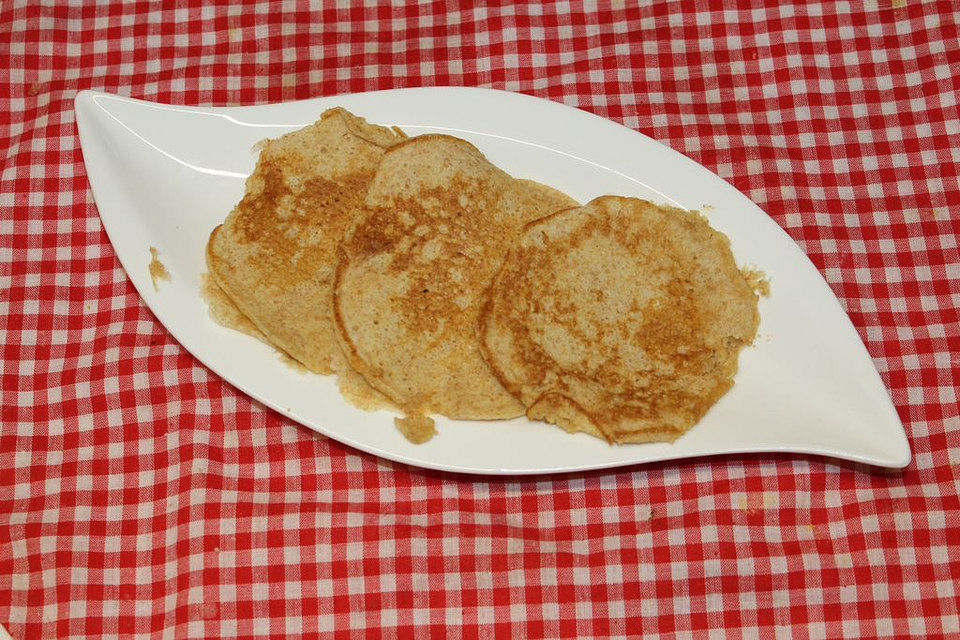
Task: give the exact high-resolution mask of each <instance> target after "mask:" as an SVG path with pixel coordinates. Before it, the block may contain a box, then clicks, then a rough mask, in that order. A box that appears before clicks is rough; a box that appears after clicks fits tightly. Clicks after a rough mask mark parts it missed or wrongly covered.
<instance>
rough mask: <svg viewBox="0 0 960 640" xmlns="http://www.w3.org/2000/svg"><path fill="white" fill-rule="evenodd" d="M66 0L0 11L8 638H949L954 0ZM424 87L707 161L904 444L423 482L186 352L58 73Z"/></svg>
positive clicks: (953, 456) (161, 95)
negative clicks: (120, 241) (788, 269)
mask: <svg viewBox="0 0 960 640" xmlns="http://www.w3.org/2000/svg"><path fill="white" fill-rule="evenodd" d="M82 4H83V3H79V2H76V3H73V5H70V4H67V3H60V4H56V3H54V4H51V5H49V6H44V7H39V6H34V3H27V2H24V1H23V0H12V1H7V2H4V3H3V4H2V5H0V60H6V61H7V62H6V63H3V64H6V65H8V67H7V68H6V69H3V71H2V73H0V101H2V107H3V108H2V111H0V113H2V118H0V149H2V150H3V157H2V166H0V170H2V173H0V336H2V340H0V342H2V346H0V349H2V351H0V354H2V355H0V380H2V403H0V404H2V408H0V419H2V431H0V468H2V469H3V471H2V472H0V623H3V624H6V625H7V627H8V628H9V630H10V632H11V634H12V635H13V637H15V638H20V637H68V636H83V635H93V636H100V635H118V634H119V635H126V634H130V633H137V634H147V633H149V632H153V633H158V634H161V635H163V636H165V637H182V636H187V635H189V636H200V635H210V636H222V637H254V636H257V637H259V636H265V635H276V636H285V635H298V634H300V633H301V632H302V633H304V634H309V633H310V632H312V631H316V630H326V631H336V632H338V633H337V635H338V637H339V636H342V637H354V636H356V637H365V636H367V635H368V634H369V633H370V632H371V631H372V630H380V631H382V632H383V633H384V635H387V636H401V637H426V636H429V635H432V634H435V633H437V632H440V631H443V630H444V629H446V630H447V631H448V632H449V633H450V635H451V636H452V637H468V638H469V637H489V636H498V637H538V636H546V637H561V636H562V637H583V638H588V637H608V636H616V637H622V636H627V635H634V634H639V633H641V632H643V633H652V632H654V631H660V632H673V633H675V634H676V635H677V636H679V637H701V635H702V634H701V633H699V632H703V631H704V630H710V631H711V637H713V635H714V634H716V635H718V636H720V635H723V634H724V632H734V633H735V634H737V635H740V634H742V635H747V636H761V637H771V636H772V635H773V632H774V631H775V632H776V634H777V636H778V637H792V636H794V635H797V636H806V635H810V636H814V637H837V636H841V635H843V636H845V637H854V636H869V637H874V636H896V637H904V636H907V635H913V636H917V637H936V636H951V635H954V634H960V618H958V589H960V587H958V583H960V531H958V522H960V499H958V495H960V487H958V483H960V475H958V471H957V465H958V463H960V417H958V408H957V397H956V396H957V387H958V374H957V371H958V370H960V321H958V311H957V309H958V307H960V285H958V283H960V255H958V248H957V241H958V237H960V222H958V221H960V206H958V205H960V183H958V168H960V111H958V106H957V102H958V96H960V73H958V69H960V34H958V22H960V6H958V5H956V4H954V3H952V2H949V1H947V2H920V1H913V0H911V1H907V0H893V1H892V2H891V1H890V0H863V1H862V2H861V1H857V2H824V3H819V2H806V1H803V2H796V3H790V2H784V1H783V0H776V1H770V2H763V3H760V2H751V3H747V2H740V3H734V2H730V3H725V4H726V6H727V7H728V8H727V9H726V10H722V11H708V10H695V9H696V6H697V5H698V4H700V5H705V4H706V3H694V2H672V1H671V2H656V3H644V6H643V7H639V8H638V7H637V6H635V3H624V2H614V3H609V4H608V3H605V2H603V3H599V6H595V5H596V4H597V3H590V5H589V6H588V7H586V8H584V7H581V6H580V5H579V4H567V3H556V4H552V3H545V4H527V3H517V4H509V3H507V4H501V3H497V2H493V3H484V5H483V6H478V7H473V6H471V5H468V4H464V5H462V6H461V5H459V4H458V3H451V6H450V7H449V8H444V7H443V6H442V5H443V3H433V4H427V5H423V6H417V5H416V4H413V3H411V4H408V5H404V6H400V5H397V6H393V7H391V6H387V5H386V4H376V3H375V2H367V3H364V5H362V6H360V5H358V6H354V7H348V6H346V4H344V5H343V6H334V5H330V6H329V7H327V8H322V9H312V8H311V7H310V6H308V5H307V4H306V3H298V4H297V5H296V6H293V5H292V3H291V4H290V5H282V4H279V3H274V4H271V3H266V2H263V3H259V4H255V5H251V6H250V7H249V8H247V9H244V10H241V9H239V8H236V7H228V6H221V5H225V3H221V5H218V6H212V5H208V6H201V3H200V2H193V1H190V2H177V3H175V4H174V3H150V2H138V3H128V4H126V5H121V4H113V5H108V4H101V5H100V6H92V3H85V6H81V5H82ZM716 4H720V3H716ZM738 5H739V6H738ZM423 85H470V86H483V87H494V88H498V89H507V90H511V91H520V92H524V93H529V94H533V95H537V96H541V97H544V98H549V99H551V100H556V101H559V102H563V103H565V104H569V105H572V106H576V107H580V108H582V109H586V110H588V111H592V112H594V113H596V114H599V115H601V116H604V117H607V118H610V119H612V120H615V121H617V122H621V123H623V124H625V125H626V126H628V127H631V128H634V129H637V130H639V131H642V132H643V133H645V134H647V135H649V136H652V137H653V138H656V139H657V140H660V141H661V142H663V143H665V144H668V145H670V146H672V147H673V148H675V149H677V150H679V151H681V152H683V153H685V154H687V155H688V156H690V157H691V158H693V159H695V160H696V161H698V162H700V163H702V164H703V165H705V166H706V167H708V168H710V169H711V170H713V171H715V172H717V173H718V174H719V175H721V176H722V177H724V178H726V179H727V180H729V181H730V182H731V183H733V184H734V185H735V186H736V187H737V188H739V189H740V190H741V191H743V192H744V193H745V194H747V196H749V197H750V198H751V199H752V200H753V201H755V202H756V203H757V204H759V205H760V206H761V207H762V208H763V209H764V210H765V211H767V212H768V214H769V215H770V216H771V217H772V218H773V219H774V220H775V221H776V222H777V223H778V224H779V225H780V226H781V227H783V228H784V229H785V230H786V231H787V233H788V234H790V236H792V237H793V238H794V240H796V242H797V243H798V244H799V245H800V246H801V247H802V248H803V249H804V251H806V253H807V254H808V255H809V256H810V258H811V259H812V260H813V262H814V264H815V265H816V266H817V268H818V269H819V270H820V271H821V273H822V274H823V275H824V277H825V278H826V280H827V282H829V284H830V286H831V287H832V288H833V290H834V291H835V292H836V294H837V295H838V296H839V298H840V300H841V302H842V303H843V305H844V307H845V308H846V310H847V311H848V313H849V314H850V317H851V318H852V320H853V323H854V325H856V328H857V330H858V331H859V333H860V336H861V337H862V338H863V340H864V342H865V343H866V345H867V348H868V350H869V352H870V354H871V355H872V357H873V359H874V362H875V363H876V366H877V368H878V369H879V371H880V373H881V375H882V377H883V380H884V382H885V383H886V384H887V386H888V388H889V389H890V393H891V395H892V397H893V400H894V402H895V404H896V406H897V410H898V411H899V413H900V416H901V418H902V419H903V422H904V425H905V427H906V431H907V435H908V436H909V438H910V444H911V447H912V449H913V452H914V459H913V462H912V464H911V465H910V466H909V467H908V468H907V469H906V470H905V471H904V472H902V473H899V472H897V473H888V472H881V471H878V470H875V469H870V468H865V467H858V466H854V465H849V464H842V463H837V462H834V461H830V460H827V459H819V458H810V457H793V456H736V457H720V458H714V459H701V460H693V461H685V462H671V463H667V464H653V465H647V466H642V467H633V468H627V469H622V470H619V471H613V472H602V473H600V472H597V473H586V474H579V475H569V476H554V477H537V478H529V479H512V478H505V479H496V478H482V477H469V476H467V477H465V476H456V475H450V474H444V473H438V472H428V471H422V470H419V469H414V468H409V467H406V466H403V465H400V464H393V463H389V462H384V461H382V460H378V459H375V458H373V457H371V456H368V455H366V454H361V453H359V452H357V451H354V450H352V449H350V448H349V447H346V446H343V445H340V444H338V443H336V442H332V441H329V440H326V439H324V438H322V437H319V436H316V435H314V434H313V433H312V432H310V431H308V430H307V429H305V428H302V427H299V426H297V425H295V424H292V423H291V422H289V421H288V420H286V419H284V418H282V417H281V416H279V415H278V414H276V413H273V412H272V411H269V410H267V409H265V408H264V407H262V406H260V405H258V404H257V403H255V402H253V401H251V400H250V399H249V398H247V397H246V396H244V395H242V394H240V393H239V392H237V391H236V390H235V389H233V388H231V387H230V386H228V385H227V384H225V383H224V382H223V381H221V380H220V379H219V378H218V377H217V376H215V375H213V374H212V373H211V372H209V371H208V370H207V369H206V368H204V367H203V366H202V365H201V364H200V363H199V362H197V361H196V360H195V359H194V358H193V357H192V356H191V355H190V354H189V353H187V352H186V351H184V349H183V348H182V347H180V345H179V344H177V343H176V342H175V341H174V340H173V339H172V338H171V337H170V335H169V334H168V333H167V332H166V331H165V330H164V328H163V327H162V326H161V325H160V324H159V323H158V322H157V321H156V319H155V318H154V317H153V316H152V315H151V313H150V312H149V311H148V310H147V308H146V307H145V306H144V305H143V303H142V302H141V301H140V300H139V298H138V297H137V295H136V292H135V291H134V289H133V287H132V286H131V284H130V282H129V281H128V279H127V277H126V275H125V274H124V272H123V270H122V269H121V267H120V264H119V262H118V261H117V259H116V257H115V254H114V252H113V249H112V248H111V246H110V244H109V242H108V240H107V237H106V235H105V233H104V231H103V228H102V227H101V225H100V221H99V218H98V216H97V209H96V207H95V206H94V203H93V198H92V196H91V193H90V189H89V185H88V183H87V179H86V176H85V173H84V167H83V159H82V155H81V151H80V147H79V143H78V140H77V134H76V127H75V121H74V112H73V98H74V96H75V95H76V93H77V91H79V90H81V89H87V88H94V89H102V90H105V91H110V92H117V93H122V94H125V95H130V96H134V97H137V98H143V99H146V100H155V101H161V102H171V103H177V104H203V105H207V104H214V105H222V104H253V103H266V102H276V101H283V100H293V99H299V98H307V97H312V96H318V95H334V94H338V93H346V92H356V91H366V90H372V89H386V88H395V87H407V86H423ZM558 133H559V132H558Z"/></svg>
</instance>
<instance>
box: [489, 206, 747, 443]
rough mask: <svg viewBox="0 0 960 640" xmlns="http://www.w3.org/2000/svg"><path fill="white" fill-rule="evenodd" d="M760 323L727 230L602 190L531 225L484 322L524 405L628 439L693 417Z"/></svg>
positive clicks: (728, 375) (564, 422) (492, 292)
mask: <svg viewBox="0 0 960 640" xmlns="http://www.w3.org/2000/svg"><path fill="white" fill-rule="evenodd" d="M758 323H759V314H758V311H757V295H756V293H755V292H754V291H753V289H752V288H751V286H750V284H749V283H748V282H747V279H746V278H745V277H744V275H743V274H742V273H741V271H740V270H739V269H738V268H737V265H736V263H735V262H734V259H733V255H732V254H731V252H730V243H729V240H728V239H727V237H726V236H724V235H723V234H722V233H719V232H717V231H715V230H713V229H712V228H711V227H710V225H709V224H708V223H707V221H706V220H705V219H704V218H703V217H701V216H700V215H699V214H697V213H695V212H687V211H682V210H679V209H672V208H667V207H660V206H657V205H654V204H652V203H650V202H647V201H644V200H637V199H632V198H620V197H614V196H605V197H601V198H597V199H595V200H593V201H591V202H590V203H588V204H587V205H585V206H583V207H580V208H577V209H570V210H566V211H561V212H559V213H557V214H555V215H553V216H549V217H547V218H544V219H541V220H537V221H535V222H533V223H531V224H529V225H527V227H526V228H525V229H524V231H523V233H522V235H521V237H520V238H519V239H518V241H517V242H516V243H515V245H514V247H513V248H512V249H511V251H510V253H509V255H508V256H507V258H506V259H505V261H504V263H503V266H502V268H501V269H500V271H499V273H498V274H497V276H496V277H495V279H494V281H493V283H492V285H491V287H490V289H489V290H488V292H487V296H486V299H485V302H484V305H483V309H482V311H481V315H480V321H479V325H478V333H479V338H480V342H481V350H482V353H483V356H484V359H485V360H486V362H487V363H488V364H489V365H490V367H491V369H492V370H493V371H494V373H495V375H496V376H497V378H498V379H499V380H500V382H501V383H502V384H503V386H504V387H505V388H506V389H508V390H509V391H510V392H511V393H512V394H513V395H514V396H515V397H516V398H517V399H518V400H520V401H521V402H522V403H523V404H524V406H526V407H527V409H526V413H527V416H528V417H530V418H533V419H539V420H544V421H547V422H551V423H554V424H557V425H559V426H560V427H562V428H564V429H566V430H567V431H584V432H587V433H590V434H592V435H595V436H598V437H601V438H604V439H606V440H607V441H609V442H613V443H625V442H647V441H672V440H674V439H675V438H677V437H678V436H679V435H681V434H682V433H684V432H685V431H686V430H687V429H689V428H690V427H691V426H693V425H694V424H695V423H696V422H697V421H698V420H699V419H700V418H701V417H702V416H703V415H704V413H706V411H707V409H709V408H710V407H711V406H712V405H713V404H714V403H715V402H716V401H717V400H718V399H719V398H720V397H721V396H722V395H723V394H724V393H726V391H727V390H728V389H730V387H731V386H732V384H733V377H734V374H735V373H736V371H737V359H738V355H739V352H740V350H741V349H742V348H743V347H744V346H745V345H747V344H750V343H751V342H752V341H753V338H754V336H755V334H756V331H757V325H758Z"/></svg>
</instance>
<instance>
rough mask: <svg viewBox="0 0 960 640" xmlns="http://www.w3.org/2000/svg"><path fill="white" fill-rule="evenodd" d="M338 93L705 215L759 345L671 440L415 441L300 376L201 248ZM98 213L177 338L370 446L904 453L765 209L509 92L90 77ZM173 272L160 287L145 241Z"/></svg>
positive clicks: (585, 118)
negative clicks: (176, 96) (183, 88)
mask: <svg viewBox="0 0 960 640" xmlns="http://www.w3.org/2000/svg"><path fill="white" fill-rule="evenodd" d="M333 106H342V107H345V108H347V109H349V110H350V111H353V112H354V113H356V114H358V115H361V116H364V117H366V118H367V119H368V120H370V121H371V122H375V123H381V124H391V125H392V124H396V125H399V126H400V127H401V128H403V129H404V131H406V132H407V133H408V134H409V135H417V134H420V133H426V132H443V133H450V134H453V135H456V136H459V137H462V138H465V139H466V140H469V141H470V142H472V143H473V144H475V145H476V146H477V147H478V148H479V149H480V150H481V151H483V152H484V153H485V154H486V155H487V157H488V158H490V160H491V161H492V162H493V163H495V164H497V165H499V166H500V167H502V168H503V169H505V170H506V171H508V172H510V173H511V174H513V175H514V176H517V177H522V178H532V179H534V180H538V181H540V182H544V183H546V184H550V185H555V186H557V187H559V188H561V189H563V190H564V191H566V192H567V193H569V194H570V195H571V196H572V197H574V198H577V199H578V200H580V201H581V202H586V201H588V200H590V199H591V198H593V197H595V196H598V195H602V194H608V193H613V194H619V195H625V196H638V197H642V198H647V199H650V200H653V201H655V202H662V203H669V204H673V205H676V206H680V207H685V208H690V209H699V208H701V207H702V206H703V205H709V208H708V209H707V210H706V211H705V213H706V215H707V217H708V218H709V220H710V223H711V225H713V226H714V227H715V228H716V229H719V230H720V231H722V232H724V233H725V234H727V235H728V236H729V237H730V239H731V242H732V247H733V252H734V255H735V257H736V259H737V261H738V263H739V264H741V265H755V266H756V267H758V268H760V269H762V270H763V271H765V272H766V274H767V275H768V276H769V278H770V281H771V284H772V294H771V295H770V297H768V298H764V299H762V300H761V302H760V313H761V318H762V319H761V323H760V329H759V334H758V338H757V340H756V343H755V344H754V345H753V346H752V347H749V348H747V349H745V350H744V351H743V352H742V354H741V356H740V372H739V373H738V375H737V378H736V384H735V385H734V387H733V389H732V390H731V391H730V392H729V393H727V394H726V395H725V396H724V397H723V398H721V400H720V401H719V402H718V403H717V404H716V405H715V406H714V407H713V408H712V409H711V410H710V411H709V412H708V414H707V415H706V416H705V417H704V418H703V420H702V421H701V422H700V423H699V424H698V425H697V426H695V427H694V428H693V429H691V430H690V431H689V432H688V433H687V434H685V435H684V436H682V437H681V438H679V439H678V440H677V441H676V442H674V443H672V444H641V445H624V446H610V445H607V444H606V443H604V442H602V441H600V440H598V439H595V438H592V437H590V436H587V435H584V434H577V435H570V434H567V433H565V432H563V431H562V430H560V429H558V428H556V427H553V426H550V425H546V424H542V423H536V422H531V421H528V420H526V419H516V420H509V421H501V422H470V421H457V420H447V419H444V418H438V419H437V428H438V431H439V434H438V435H437V436H436V437H434V438H433V440H431V441H430V442H428V443H426V444H422V445H413V444H410V443H409V442H407V441H406V440H405V439H404V438H403V436H401V434H400V433H399V432H398V431H397V430H396V429H395V428H394V426H393V418H394V414H393V413H391V412H389V411H377V412H369V413H368V412H364V411H361V410H359V409H356V408H354V407H352V406H351V405H349V404H347V403H346V402H345V401H344V400H343V399H341V397H340V394H339V392H338V390H337V387H336V382H335V380H334V379H333V378H330V377H321V376H315V375H312V374H305V373H298V372H297V371H294V370H293V369H291V368H289V367H288V366H287V365H285V364H283V363H282V362H281V360H280V359H279V358H278V357H277V354H276V353H275V352H274V351H273V350H272V349H270V347H268V346H266V345H264V344H261V343H260V342H258V341H256V340H254V339H253V338H250V337H248V336H246V335H243V334H240V333H237V332H234V331H231V330H228V329H224V328H222V327H220V326H218V325H217V324H215V323H214V322H213V321H212V320H211V319H210V318H209V317H208V314H207V308H206V304H205V303H204V301H203V300H202V299H201V297H200V293H199V292H200V282H201V280H200V277H201V273H202V272H203V271H205V269H206V267H205V264H204V246H205V244H206V241H207V237H208V235H209V233H210V231H211V229H213V227H214V226H216V225H217V224H219V223H220V222H222V221H223V219H224V217H226V214H227V213H228V212H229V211H230V209H231V207H232V206H233V205H234V204H235V203H236V202H237V201H238V200H239V198H240V197H241V195H242V194H243V186H244V185H243V181H244V178H245V177H246V176H247V175H248V174H249V173H250V171H251V170H252V169H253V167H254V165H255V163H256V152H255V151H254V150H253V147H254V145H255V143H256V142H258V141H259V140H261V139H263V138H268V137H276V136H278V135H281V134H283V133H285V132H287V131H290V130H293V129H296V128H299V127H302V126H304V125H306V124H309V123H311V122H313V121H314V120H316V119H317V118H318V117H319V115H320V113H321V112H323V111H324V110H325V109H327V108H329V107H333ZM76 112H77V124H78V127H79V130H80V141H81V145H82V147H83V155H84V162H85V163H86V167H87V173H88V175H89V178H90V184H91V186H92V188H93V194H94V198H95V199H96V202H97V206H98V208H99V210H100V217H101V219H102V221H103V225H104V227H105V228H106V231H107V234H108V235H109V237H110V241H111V242H112V243H113V247H114V249H115V250H116V252H117V255H118V256H119V258H120V262H121V263H122V264H123V266H124V268H125V269H126V271H127V273H128V274H129V276H130V279H131V280H132V281H133V284H134V285H135V286H136V288H137V291H139V292H140V295H141V296H142V297H143V299H144V301H145V302H146V303H147V305H149V307H150V308H151V309H152V310H153V312H154V313H155V314H156V316H157V318H159V320H160V322H162V323H163V324H164V326H166V327H167V329H169V330H170V332H171V333H172V334H173V335H174V337H176V339H177V340H179V341H180V343H181V344H183V346H184V347H185V348H186V349H187V350H188V351H190V352H191V353H192V354H193V355H195V356H196V357H197V358H199V359H200V360H201V361H202V362H203V363H204V364H206V365H207V366H208V367H210V368H211V369H213V370H214V371H215V372H217V373H218V374H220V375H221V376H223V378H225V379H226V380H228V381H229V382H230V383H232V384H233V385H234V386H236V387H237V388H238V389H241V390H242V391H244V392H246V393H248V394H249V395H251V396H253V397H254V398H256V399H257V400H259V401H261V402H263V403H264V404H266V405H269V406H270V407H273V408H274V409H276V410H277V411H279V412H281V413H283V414H285V415H287V416H289V417H290V418H292V419H293V420H296V421H298V422H300V423H302V424H304V425H306V426H308V427H310V428H311V429H314V430H316V431H319V432H320V433H323V434H325V435H327V436H329V437H331V438H334V439H336V440H339V441H341V442H344V443H347V444H349V445H352V446H354V447H356V448H358V449H362V450H364V451H367V452H370V453H372V454H375V455H378V456H383V457H385V458H389V459H392V460H398V461H401V462H406V463H409V464H413V465H418V466H422V467H429V468H435V469H446V470H452V471H462V472H474V473H489V474H523V473H547V472H559V471H575V470H583V469H597V468H604V467H615V466H620V465H629V464H634V463H641V462H650V461H654V460H668V459H675V458H687V457H693V456H703V455H711V454H723V453H739V452H795V453H811V454H821V455H826V456H832V457H836V458H844V459H848V460H854V461H858V462H864V463H868V464H873V465H879V466H885V467H903V466H905V465H906V464H907V463H908V462H909V460H910V448H909V445H908V443H907V439H906V435H905V433H904V430H903V426H902V425H901V423H900V420H899V418H898V416H897V412H896V410H895V409H894V407H893V404H892V402H891V401H890V397H889V395H888V394H887V391H886V389H885V388H884V386H883V383H882V381H881V379H880V376H879V374H878V373H877V370H876V369H875V367H874V365H873V362H872V361H871V359H870V356H869V354H868V353H867V351H866V349H865V348H864V346H863V343H862V342H861V340H860V338H859V336H858V335H857V332H856V330H855V329H854V327H853V325H852V324H851V323H850V320H849V318H847V315H846V314H845V313H844V311H843V309H842V307H841V306H840V304H839V302H838V301H837V298H836V297H835V296H834V294H833V292H832V291H831V290H830V288H829V287H828V286H827V284H826V282H824V280H823V278H822V277H821V276H820V273H819V272H818V271H817V270H816V268H815V267H814V266H813V264H812V263H811V262H810V261H809V260H808V259H807V257H806V256H805V255H804V254H803V252H802V251H801V250H800V249H799V248H798V247H797V245H796V244H795V243H794V242H793V240H791V239H790V237H789V236H788V235H787V234H786V233H784V232H783V230H782V229H780V227H779V226H777V224H776V223H775V222H773V221H772V220H771V219H770V218H769V217H768V216H767V215H766V214H765V213H764V212H763V211H761V210H760V209H759V208H758V207H757V206H756V205H754V204H753V203H752V202H750V200H748V199H747V198H746V197H744V196H743V194H741V193H740V192H738V191H737V190H736V189H734V188H733V187H732V186H730V185H729V184H728V183H727V182H725V181H724V180H722V179H721V178H719V177H717V176H716V175H714V174H713V173H711V172H710V171H708V170H707V169H705V168H703V167H702V166H700V165H698V164H697V163H695V162H693V161H692V160H690V159H689V158H687V157H685V156H683V155H681V154H679V153H677V152H676V151H673V150H671V149H669V148H667V147H665V146H663V145H661V144H659V143H657V142H655V141H654V140H651V139H650V138H648V137H646V136H643V135H641V134H639V133H637V132H635V131H632V130H630V129H627V128H625V127H623V126H620V125H618V124H616V123H613V122H611V121H609V120H605V119H603V118H599V117H597V116H594V115H592V114H589V113H587V112H584V111H580V110H578V109H574V108H571V107H567V106H564V105H561V104H557V103H554V102H549V101H546V100H541V99H538V98H533V97H530V96H525V95H521V94H515V93H508V92H503V91H493V90H487V89H471V88H449V87H434V88H422V89H401V90H393V91H378V92H371V93H362V94H353V95H342V96H332V97H324V98H316V99H313V100H306V101H302V102H292V103H285V104H274V105H264V106H252V107H223V108H208V107H179V106H169V105H162V104H153V103H149V102H142V101H138V100H132V99H129V98H124V97H120V96H114V95H109V94H104V93H96V92H82V93H81V94H80V95H79V96H78V97H77V100H76ZM151 246H153V247H156V248H157V249H158V250H159V253H160V256H161V259H162V261H163V263H164V264H165V266H166V267H167V269H168V270H169V272H170V274H171V276H172V278H171V280H170V281H169V282H164V283H161V285H160V287H159V291H155V290H154V288H153V286H152V284H151V278H150V274H149V272H148V263H149V262H150V251H149V248H150V247H151Z"/></svg>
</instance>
